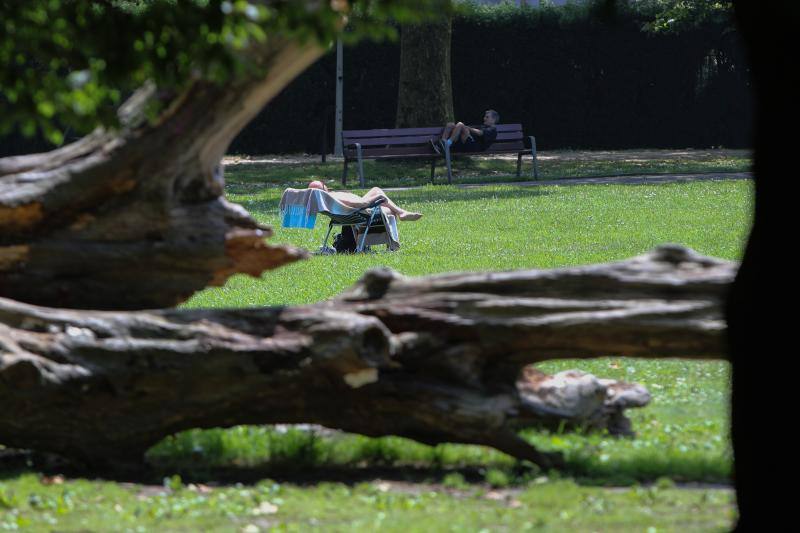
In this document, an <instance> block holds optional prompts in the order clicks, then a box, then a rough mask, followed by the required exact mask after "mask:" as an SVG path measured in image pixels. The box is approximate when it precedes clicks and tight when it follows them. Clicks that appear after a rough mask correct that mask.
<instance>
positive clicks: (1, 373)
mask: <svg viewBox="0 0 800 533" xmlns="http://www.w3.org/2000/svg"><path fill="white" fill-rule="evenodd" d="M735 270H736V264H734V263H729V262H724V261H720V260H716V259H711V258H707V257H701V256H698V255H696V254H694V253H693V252H691V251H689V250H686V249H683V248H679V247H662V248H659V249H656V250H655V251H653V252H652V253H649V254H647V255H644V256H640V257H636V258H633V259H630V260H627V261H623V262H620V263H611V264H604V265H594V266H584V267H576V268H564V269H557V270H545V271H536V270H534V271H516V272H501V273H476V274H450V275H438V276H430V277H424V278H404V277H402V276H399V275H397V274H396V273H394V272H392V271H389V270H380V269H379V270H373V271H370V272H368V273H367V274H365V276H364V277H363V278H362V279H361V280H360V281H359V282H358V283H357V284H356V285H355V286H354V287H353V288H352V289H351V290H349V291H347V292H346V293H344V294H342V295H341V296H339V297H338V298H335V299H333V300H330V301H327V302H322V303H319V304H315V305H309V306H300V307H294V308H282V307H280V308H264V309H240V310H162V311H153V312H116V313H112V312H100V311H73V310H55V309H49V308H42V307H36V306H31V305H27V304H22V303H18V302H14V301H11V300H4V299H0V405H2V406H3V409H2V410H0V443H2V444H4V445H7V446H13V447H22V448H32V449H38V450H48V451H53V452H57V453H61V454H64V455H67V456H71V457H77V458H80V459H82V460H85V461H87V462H89V463H92V464H112V465H124V464H130V463H136V462H138V461H140V460H141V458H142V454H143V452H144V451H145V450H146V449H147V448H148V447H149V446H151V445H152V444H154V443H155V442H157V441H158V440H160V439H161V438H163V437H164V436H166V435H169V434H172V433H175V432H177V431H180V430H183V429H187V428H194V427H215V426H231V425H235V424H265V423H301V422H307V423H317V424H321V425H324V426H327V427H332V428H339V429H343V430H347V431H353V432H358V433H362V434H365V435H371V436H378V435H400V436H405V437H410V438H413V439H417V440H419V441H421V442H426V443H438V442H462V443H475V444H484V445H488V446H493V447H495V448H497V449H499V450H502V451H505V452H507V453H509V454H511V455H514V456H516V457H519V458H523V459H528V460H531V461H534V462H536V463H539V464H542V465H552V464H554V462H555V461H556V460H557V458H555V457H553V456H549V455H545V454H542V453H540V452H539V451H537V450H535V449H534V448H533V447H531V446H529V445H528V444H527V443H526V442H525V441H523V440H522V439H520V438H519V437H518V436H517V434H516V433H515V430H516V429H518V428H520V427H525V426H540V427H541V426H544V427H552V426H554V425H556V426H557V425H558V424H560V423H562V422H563V421H566V422H569V423H571V424H576V425H581V424H588V425H590V426H595V427H596V426H610V427H612V429H613V428H614V427H620V426H623V427H622V431H624V430H625V429H626V428H624V425H625V424H624V420H623V418H622V410H623V409H624V408H625V407H628V406H636V405H641V404H643V403H646V401H647V393H646V391H643V390H642V389H640V388H636V387H635V386H633V385H626V384H618V383H611V382H603V381H600V380H597V379H595V378H592V377H587V376H582V375H580V374H572V375H560V376H556V377H547V376H544V375H543V374H541V373H538V372H537V371H536V370H535V369H531V368H530V367H527V368H526V365H529V364H532V363H536V362H539V361H543V360H546V359H556V358H573V357H576V358H581V357H597V356H606V355H614V356H635V357H694V358H722V357H724V354H725V349H724V345H723V344H724V343H723V338H724V331H725V324H724V322H723V320H722V314H721V313H722V300H723V298H724V295H725V291H726V290H727V287H728V284H729V282H730V281H731V280H732V279H733V276H734V274H735ZM621 420H623V423H621Z"/></svg>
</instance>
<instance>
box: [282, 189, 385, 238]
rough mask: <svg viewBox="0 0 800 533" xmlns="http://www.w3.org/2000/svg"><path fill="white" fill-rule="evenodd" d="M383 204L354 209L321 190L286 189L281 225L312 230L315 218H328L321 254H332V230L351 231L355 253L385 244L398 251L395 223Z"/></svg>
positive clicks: (283, 197) (378, 203) (376, 203)
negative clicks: (354, 237) (330, 240)
mask: <svg viewBox="0 0 800 533" xmlns="http://www.w3.org/2000/svg"><path fill="white" fill-rule="evenodd" d="M382 202H383V200H379V201H376V202H374V203H373V204H371V205H369V206H367V207H362V208H354V207H349V206H346V205H344V204H342V203H341V202H339V201H338V200H337V199H336V198H335V197H334V196H332V195H331V194H330V193H328V192H326V191H323V190H320V189H286V190H285V191H283V195H282V196H281V201H280V212H281V225H282V226H283V227H284V228H306V229H312V228H313V227H314V226H315V224H316V220H317V215H318V214H322V215H325V216H326V217H328V218H329V219H330V220H329V223H328V232H327V233H326V234H325V239H324V240H323V242H322V247H321V248H320V251H321V252H322V253H331V251H332V250H333V249H332V248H329V247H328V239H329V238H330V234H331V231H332V230H333V227H334V226H342V227H351V228H353V230H354V231H355V232H356V243H357V248H356V251H357V252H363V251H364V250H365V249H366V247H367V246H372V245H379V244H385V245H386V246H387V248H388V249H389V250H391V251H394V250H398V249H399V248H400V238H399V235H398V232H397V220H396V219H395V217H394V215H391V214H386V213H384V212H383V210H382V209H381V208H380V204H381V203H382Z"/></svg>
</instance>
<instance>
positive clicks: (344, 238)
mask: <svg viewBox="0 0 800 533" xmlns="http://www.w3.org/2000/svg"><path fill="white" fill-rule="evenodd" d="M333 247H334V248H336V253H337V254H341V253H349V254H352V253H353V252H355V251H356V236H355V232H354V231H353V227H352V226H342V232H341V233H340V234H339V235H337V236H336V237H334V238H333Z"/></svg>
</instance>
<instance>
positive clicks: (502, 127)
mask: <svg viewBox="0 0 800 533" xmlns="http://www.w3.org/2000/svg"><path fill="white" fill-rule="evenodd" d="M470 127H472V128H477V127H479V126H478V125H473V126H470ZM495 127H496V128H497V133H503V132H509V131H519V132H522V124H498V125H497V126H495ZM442 130H443V127H442V126H435V127H430V128H394V129H393V128H380V129H375V130H344V131H342V137H344V138H345V139H359V138H360V139H366V138H372V137H403V136H418V135H441V133H442Z"/></svg>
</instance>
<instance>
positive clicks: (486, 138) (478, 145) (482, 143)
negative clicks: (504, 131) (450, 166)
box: [452, 124, 497, 152]
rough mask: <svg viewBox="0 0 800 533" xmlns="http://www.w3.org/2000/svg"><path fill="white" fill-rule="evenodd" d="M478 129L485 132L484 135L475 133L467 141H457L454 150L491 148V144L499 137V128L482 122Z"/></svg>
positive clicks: (467, 150) (479, 150) (474, 150)
mask: <svg viewBox="0 0 800 533" xmlns="http://www.w3.org/2000/svg"><path fill="white" fill-rule="evenodd" d="M478 129H479V130H481V131H482V132H483V135H474V136H472V137H471V138H468V139H467V142H465V143H461V142H455V143H453V147H452V150H453V151H454V152H483V151H484V150H486V149H487V148H489V145H490V144H492V143H493V142H494V140H495V139H496V138H497V128H495V127H494V126H487V125H485V124H481V125H480V126H478Z"/></svg>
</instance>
